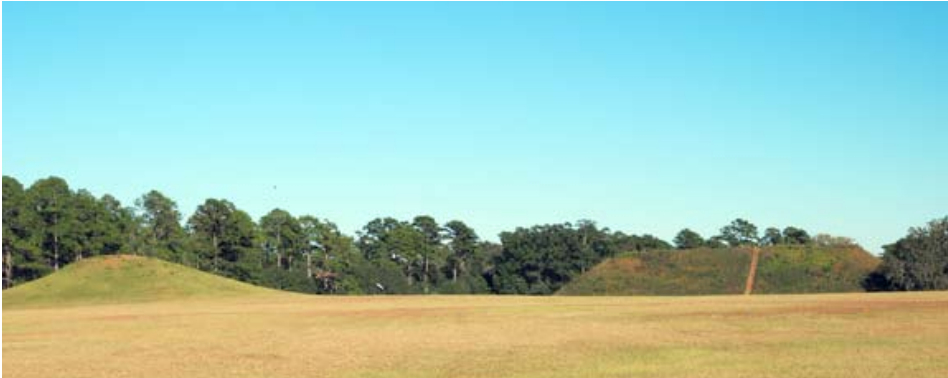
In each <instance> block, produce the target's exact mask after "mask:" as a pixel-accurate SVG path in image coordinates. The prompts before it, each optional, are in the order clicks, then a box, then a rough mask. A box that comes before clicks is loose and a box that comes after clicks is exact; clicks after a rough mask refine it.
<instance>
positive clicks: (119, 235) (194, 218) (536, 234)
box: [2, 176, 948, 295]
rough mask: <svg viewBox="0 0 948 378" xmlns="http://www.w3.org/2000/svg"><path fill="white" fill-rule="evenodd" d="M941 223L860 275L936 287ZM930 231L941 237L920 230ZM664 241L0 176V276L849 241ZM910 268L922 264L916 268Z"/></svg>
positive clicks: (532, 290) (571, 271)
mask: <svg viewBox="0 0 948 378" xmlns="http://www.w3.org/2000/svg"><path fill="white" fill-rule="evenodd" d="M940 222H941V223H937V222H933V223H932V224H931V225H930V226H929V228H926V229H918V230H915V229H913V231H912V233H911V234H910V235H909V237H907V238H906V239H904V240H900V241H899V242H898V243H895V244H893V245H892V246H889V247H887V249H886V254H885V255H884V257H883V260H884V261H885V262H884V264H883V265H882V267H880V270H879V271H878V272H876V273H874V274H873V276H871V277H868V278H867V287H868V288H871V289H873V290H920V289H938V288H948V279H946V278H945V277H946V276H948V262H946V261H948V258H945V255H948V252H946V251H945V248H946V245H945V242H944V234H945V233H948V227H946V226H945V223H948V221H945V220H941V221H940ZM932 235H935V236H934V237H936V238H938V237H940V238H942V239H938V240H940V241H937V240H936V241H934V242H932V241H930V240H929V239H930V238H931V237H932ZM673 243H674V245H673V244H671V243H668V242H666V241H664V240H662V239H660V238H658V237H655V236H653V235H648V234H645V235H635V234H625V233H623V232H621V231H612V230H609V229H608V228H602V227H599V226H598V225H597V224H596V223H595V222H592V221H588V220H581V221H578V222H575V223H562V224H551V225H538V226H533V227H529V228H517V229H515V230H513V231H508V232H502V233H501V234H500V243H499V244H498V243H493V242H490V241H486V240H483V239H481V238H480V237H479V236H478V234H477V233H476V232H475V230H474V229H473V228H471V227H470V226H468V225H467V224H465V223H464V222H463V221H461V220H451V221H448V222H444V223H439V222H438V221H437V220H436V219H434V218H433V217H431V216H427V215H419V216H416V217H414V218H413V219H410V220H399V219H394V218H390V217H385V218H377V219H374V220H371V221H370V222H368V223H367V224H366V225H365V226H364V227H362V229H361V230H359V231H358V232H357V233H356V234H355V235H354V236H350V235H346V234H345V233H343V232H341V231H340V230H339V228H338V227H337V226H336V224H334V223H332V222H331V221H329V220H327V219H322V218H318V217H315V216H312V215H299V216H296V215H293V214H291V213H290V212H288V211H286V210H283V209H274V210H272V211H270V212H269V213H267V214H265V215H264V216H263V217H261V218H260V219H259V220H256V221H255V220H254V219H253V218H252V217H251V216H250V215H249V214H248V213H246V212H245V211H243V210H240V209H239V208H237V207H236V206H235V205H234V204H233V203H232V202H230V201H228V200H225V199H214V198H211V199H207V200H205V201H204V202H203V203H202V204H200V205H199V206H197V208H196V209H195V210H194V212H193V213H192V214H191V215H190V216H188V217H187V218H185V217H184V215H183V214H182V213H181V212H180V210H179V209H178V206H177V204H176V202H175V201H174V200H172V199H170V198H168V197H167V196H165V195H164V194H162V193H161V192H159V191H156V190H152V191H150V192H148V193H145V194H144V195H142V196H141V197H139V198H138V199H136V200H135V202H134V204H133V205H132V206H123V205H122V204H121V202H119V201H118V200H117V199H116V198H114V197H113V196H111V195H108V194H106V195H103V196H101V197H95V196H94V195H92V194H91V193H90V192H88V191H86V190H83V189H79V190H73V189H71V188H70V187H69V185H68V183H67V182H66V180H64V179H62V178H59V177H49V178H44V179H40V180H38V181H36V182H35V183H33V184H32V185H30V186H29V187H28V188H27V187H24V186H23V185H22V184H21V183H20V182H19V181H17V180H16V179H15V178H13V177H10V176H3V255H2V256H3V287H4V288H9V287H11V286H14V285H17V284H20V283H23V282H26V281H30V280H34V279H37V278H40V277H42V276H44V275H47V274H50V273H51V272H54V271H56V270H59V269H60V268H61V267H63V266H64V265H66V264H70V263H73V262H76V261H79V260H82V259H83V258H87V257H91V256H96V255H108V254H117V253H132V254H138V255H144V256H151V257H156V258H160V259H163V260H167V261H171V262H175V263H179V264H183V265H186V266H190V267H194V268H197V269H200V270H203V271H207V272H211V273H214V274H218V275H221V276H224V277H229V278H234V279H237V280H240V281H244V282H249V283H252V284H256V285H260V286H266V287H272V288H277V289H283V290H293V291H299V292H307V293H323V294H426V293H441V294H481V293H498V294H536V295H544V294H551V293H553V292H556V291H557V290H558V289H559V288H560V287H562V286H563V285H565V284H566V283H568V282H569V281H570V280H572V279H573V278H575V277H577V276H578V275H580V274H583V273H584V272H585V271H586V270H588V269H590V268H592V267H593V266H595V265H596V264H598V263H599V262H601V261H602V260H603V259H606V258H609V257H614V256H616V255H617V254H618V253H628V252H635V251H645V250H665V249H673V248H678V249H690V248H727V247H736V246H744V245H759V246H767V245H781V244H812V243H816V244H822V245H840V244H843V245H855V243H853V241H852V240H851V239H848V238H842V237H833V236H829V235H825V234H820V235H816V236H813V237H811V236H810V234H809V233H808V232H807V231H805V230H802V229H800V228H796V227H786V228H783V229H782V230H781V229H777V228H767V229H766V230H764V232H763V234H762V235H760V234H759V231H758V229H757V227H756V226H755V225H754V224H752V223H751V222H748V221H746V220H743V219H736V220H734V221H733V222H731V223H730V224H728V225H726V226H725V227H723V228H722V229H721V231H720V233H719V234H718V235H715V236H712V237H710V238H707V239H706V238H704V237H702V236H701V235H700V234H698V233H697V232H694V231H692V230H690V229H684V230H682V231H681V232H679V233H678V235H677V236H676V237H675V238H674V240H673ZM939 243H940V244H939ZM919 251H923V252H919ZM932 256H941V257H940V260H939V258H932ZM932 261H934V262H932ZM933 264H934V265H933ZM937 264H942V265H938V266H935V265H937ZM939 269H940V270H939ZM922 270H924V271H925V272H926V273H924V274H922V273H919V274H915V272H920V271H922Z"/></svg>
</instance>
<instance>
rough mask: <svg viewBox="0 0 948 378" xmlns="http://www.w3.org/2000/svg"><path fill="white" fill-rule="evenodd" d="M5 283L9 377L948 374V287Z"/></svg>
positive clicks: (5, 347)
mask: <svg viewBox="0 0 948 378" xmlns="http://www.w3.org/2000/svg"><path fill="white" fill-rule="evenodd" d="M15 296H16V293H14V294H13V295H12V297H15ZM8 297H11V295H10V294H8V293H4V304H3V307H4V308H3V312H4V313H3V357H4V358H3V372H4V374H5V376H9V377H21V378H23V377H26V378H28V377H639V376H647V377H944V376H948V358H946V356H948V292H929V293H894V294H823V295H769V296H751V297H742V296H712V297H566V296H558V297H490V296H433V297H423V296H415V297H315V296H304V295H297V294H287V293H278V292H265V293H262V292H253V293H248V294H246V295H231V296H225V297H221V298H212V297H208V296H202V295H192V296H186V297H183V298H181V299H162V300H156V301H150V302H149V301H142V300H137V299H140V298H136V300H135V301H134V302H135V303H97V302H95V301H92V302H86V303H83V302H71V303H70V304H69V305H67V306H61V307H56V306H51V305H49V304H48V303H47V305H44V306H28V305H25V304H24V303H17V304H10V303H7V298H8Z"/></svg>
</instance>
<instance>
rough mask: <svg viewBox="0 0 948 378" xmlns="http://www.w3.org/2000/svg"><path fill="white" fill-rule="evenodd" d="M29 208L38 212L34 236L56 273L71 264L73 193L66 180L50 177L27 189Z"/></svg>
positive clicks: (73, 223) (73, 237) (72, 249)
mask: <svg viewBox="0 0 948 378" xmlns="http://www.w3.org/2000/svg"><path fill="white" fill-rule="evenodd" d="M27 196H28V198H29V199H28V203H29V204H28V206H29V207H30V208H31V209H32V210H34V211H35V212H36V218H35V220H36V222H35V223H34V224H33V225H31V226H32V227H35V231H36V232H35V233H34V234H33V235H34V237H35V238H36V239H37V240H36V243H37V244H38V245H39V247H40V248H41V249H42V251H43V255H44V258H45V259H46V261H48V263H49V266H50V267H51V268H52V269H53V270H59V267H60V266H61V265H62V264H64V263H66V262H67V261H69V260H70V259H69V257H71V256H72V255H73V252H74V248H75V243H74V242H73V241H74V239H75V236H74V234H73V231H74V230H73V228H72V227H74V226H75V222H74V218H75V215H74V209H73V207H72V204H73V203H72V199H73V194H72V192H71V191H70V189H69V184H67V183H66V180H63V179H62V178H59V177H49V178H45V179H41V180H38V181H36V182H35V183H33V185H32V186H30V188H29V189H28V190H27Z"/></svg>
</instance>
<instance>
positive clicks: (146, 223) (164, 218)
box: [133, 190, 195, 265]
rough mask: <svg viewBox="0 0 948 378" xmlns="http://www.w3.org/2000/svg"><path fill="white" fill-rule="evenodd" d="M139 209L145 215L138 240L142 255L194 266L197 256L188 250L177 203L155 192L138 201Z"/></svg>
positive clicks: (142, 216) (141, 218)
mask: <svg viewBox="0 0 948 378" xmlns="http://www.w3.org/2000/svg"><path fill="white" fill-rule="evenodd" d="M135 207H136V208H137V209H138V211H139V213H140V214H141V216H140V219H139V221H140V222H141V228H140V229H139V230H138V233H139V234H140V237H139V238H138V240H137V241H138V244H139V248H138V250H140V251H141V253H143V254H145V255H147V256H155V257H159V258H162V259H165V260H168V261H174V262H177V263H181V264H186V265H193V264H194V260H195V257H194V256H193V255H192V254H190V253H188V249H186V248H185V243H186V241H185V235H184V229H183V228H182V227H181V223H180V222H181V213H180V212H179V211H178V205H177V204H176V203H175V202H174V201H173V200H171V199H170V198H168V197H165V195H164V194H162V193H161V192H159V191H157V190H152V191H150V192H148V193H146V194H145V195H143V196H141V197H140V198H139V199H137V200H136V201H135ZM133 235H134V234H133Z"/></svg>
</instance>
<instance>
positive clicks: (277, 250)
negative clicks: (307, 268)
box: [260, 209, 305, 270]
mask: <svg viewBox="0 0 948 378" xmlns="http://www.w3.org/2000/svg"><path fill="white" fill-rule="evenodd" d="M260 229H261V230H262V231H263V242H264V245H265V249H266V250H267V256H269V255H270V254H273V255H275V256H276V265H277V267H279V268H281V269H284V270H289V269H291V268H292V266H293V261H294V259H297V260H299V258H301V257H302V253H303V252H304V249H305V244H304V243H305V240H304V235H303V229H302V227H301V226H300V222H299V220H298V219H296V218H294V217H293V216H292V215H290V213H289V212H287V211H286V210H281V209H274V210H272V211H270V212H269V213H267V215H264V216H263V217H262V218H260ZM268 258H269V257H268Z"/></svg>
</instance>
